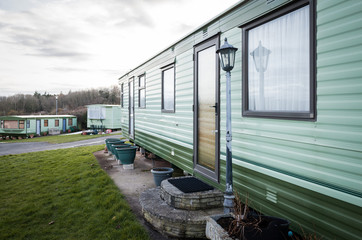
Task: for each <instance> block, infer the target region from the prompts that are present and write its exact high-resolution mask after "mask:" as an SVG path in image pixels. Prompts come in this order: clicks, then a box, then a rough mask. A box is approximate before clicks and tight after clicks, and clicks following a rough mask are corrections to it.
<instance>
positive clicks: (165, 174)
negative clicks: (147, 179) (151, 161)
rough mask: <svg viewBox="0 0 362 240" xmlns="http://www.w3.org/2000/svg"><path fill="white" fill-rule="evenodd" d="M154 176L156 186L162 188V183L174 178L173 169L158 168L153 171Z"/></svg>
mask: <svg viewBox="0 0 362 240" xmlns="http://www.w3.org/2000/svg"><path fill="white" fill-rule="evenodd" d="M151 173H152V175H153V180H154V181H155V184H156V186H157V187H158V186H160V185H161V182H162V181H163V180H165V179H167V178H170V177H172V173H173V168H169V167H157V168H153V169H151Z"/></svg>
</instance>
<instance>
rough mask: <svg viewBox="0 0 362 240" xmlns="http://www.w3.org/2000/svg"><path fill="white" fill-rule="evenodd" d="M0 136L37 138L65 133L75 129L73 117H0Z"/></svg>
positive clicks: (74, 117) (75, 119)
mask: <svg viewBox="0 0 362 240" xmlns="http://www.w3.org/2000/svg"><path fill="white" fill-rule="evenodd" d="M0 121H1V126H0V136H2V137H6V136H14V137H17V136H20V137H28V136H37V135H38V136H39V135H44V134H49V133H50V134H52V133H53V132H54V133H55V132H58V133H60V132H66V131H68V130H69V129H71V128H76V127H77V117H76V116H73V115H23V116H22V115H17V116H2V117H0Z"/></svg>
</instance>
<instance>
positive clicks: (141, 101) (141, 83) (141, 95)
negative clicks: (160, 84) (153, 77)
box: [138, 74, 146, 108]
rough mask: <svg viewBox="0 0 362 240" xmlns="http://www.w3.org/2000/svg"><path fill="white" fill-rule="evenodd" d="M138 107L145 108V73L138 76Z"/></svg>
mask: <svg viewBox="0 0 362 240" xmlns="http://www.w3.org/2000/svg"><path fill="white" fill-rule="evenodd" d="M138 107H139V108H146V75H145V74H143V75H141V76H139V77H138Z"/></svg>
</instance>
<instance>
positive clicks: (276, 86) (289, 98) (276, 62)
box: [247, 6, 310, 112]
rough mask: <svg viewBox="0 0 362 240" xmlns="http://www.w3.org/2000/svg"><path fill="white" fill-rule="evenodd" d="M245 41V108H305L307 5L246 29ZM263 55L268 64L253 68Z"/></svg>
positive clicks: (282, 110) (306, 86) (298, 109)
mask: <svg viewBox="0 0 362 240" xmlns="http://www.w3.org/2000/svg"><path fill="white" fill-rule="evenodd" d="M248 44H249V47H248V48H249V49H248V53H247V54H248V56H249V57H248V58H249V61H248V64H249V67H248V83H249V89H248V91H249V110H251V111H270V112H301V111H309V94H310V84H309V81H310V74H309V68H310V67H309V54H310V51H309V50H310V46H309V6H306V7H303V8H301V9H298V10H296V11H293V12H291V13H288V14H286V15H283V16H281V17H279V18H277V19H274V20H272V21H270V22H267V23H265V24H263V25H261V26H258V27H256V28H253V29H251V30H249V39H248ZM260 44H261V45H262V47H264V48H260V46H259V45H260ZM257 49H259V50H264V51H262V52H260V51H259V52H258V54H259V55H258V54H254V57H253V56H252V53H253V51H254V50H257ZM268 50H269V51H268ZM254 53H257V52H254ZM263 54H264V55H265V58H267V56H266V55H268V63H265V61H264V64H263V65H266V66H262V67H261V68H259V69H258V70H259V71H257V68H256V63H257V64H260V63H262V62H261V61H258V62H256V63H255V61H254V58H255V57H258V56H261V55H263ZM263 67H264V68H263Z"/></svg>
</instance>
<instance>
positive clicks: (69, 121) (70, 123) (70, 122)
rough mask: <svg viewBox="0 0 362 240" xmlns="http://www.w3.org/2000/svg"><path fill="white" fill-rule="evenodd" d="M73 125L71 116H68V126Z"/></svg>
mask: <svg viewBox="0 0 362 240" xmlns="http://www.w3.org/2000/svg"><path fill="white" fill-rule="evenodd" d="M72 125H73V118H68V127H70V126H72Z"/></svg>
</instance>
